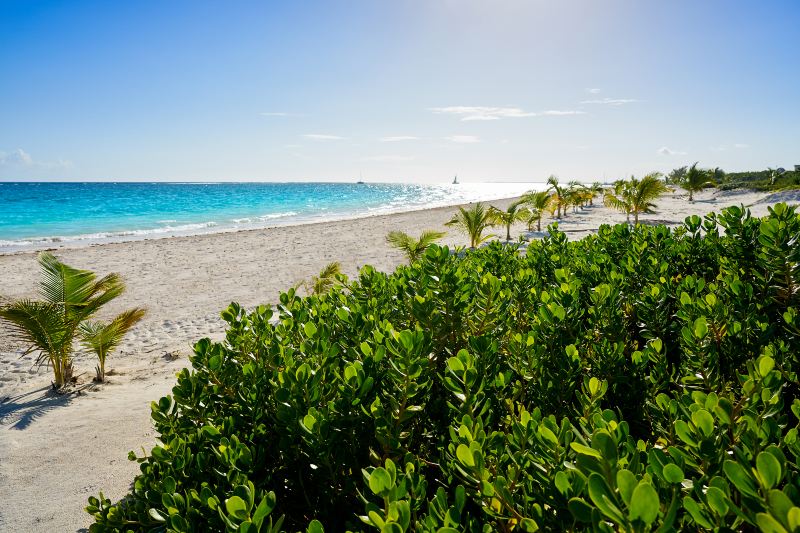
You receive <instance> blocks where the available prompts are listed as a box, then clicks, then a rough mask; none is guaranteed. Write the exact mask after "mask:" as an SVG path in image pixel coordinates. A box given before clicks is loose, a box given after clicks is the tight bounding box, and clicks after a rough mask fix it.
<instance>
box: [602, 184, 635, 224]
mask: <svg viewBox="0 0 800 533" xmlns="http://www.w3.org/2000/svg"><path fill="white" fill-rule="evenodd" d="M633 179H634V177H633V176H631V181H632V180H633ZM629 187H630V182H629V181H625V180H617V181H615V182H614V187H613V188H612V189H610V190H607V191H606V193H605V195H603V204H604V205H605V206H606V207H610V208H612V209H616V210H617V211H622V212H624V213H625V220H626V222H628V223H630V221H631V202H630V193H629V192H628V189H629Z"/></svg>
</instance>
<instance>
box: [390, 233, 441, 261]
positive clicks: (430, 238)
mask: <svg viewBox="0 0 800 533" xmlns="http://www.w3.org/2000/svg"><path fill="white" fill-rule="evenodd" d="M445 235H447V234H446V233H445V232H443V231H432V230H426V231H423V232H422V234H421V235H420V236H419V238H418V239H415V238H414V237H412V236H410V235H408V234H407V233H403V232H402V231H391V232H389V234H388V235H387V236H386V242H388V243H389V245H390V246H392V247H394V248H397V249H398V250H400V251H401V252H403V253H404V254H405V255H406V258H407V259H408V262H409V264H410V263H415V262H417V261H419V259H420V258H421V257H422V254H424V253H425V250H427V249H428V247H429V246H430V245H431V244H433V243H435V242H436V241H438V240H439V239H441V238H442V237H444V236H445Z"/></svg>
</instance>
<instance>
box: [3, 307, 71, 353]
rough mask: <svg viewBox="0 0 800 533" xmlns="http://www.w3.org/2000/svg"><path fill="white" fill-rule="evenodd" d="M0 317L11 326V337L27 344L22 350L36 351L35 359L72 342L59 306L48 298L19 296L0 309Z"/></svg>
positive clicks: (61, 349)
mask: <svg viewBox="0 0 800 533" xmlns="http://www.w3.org/2000/svg"><path fill="white" fill-rule="evenodd" d="M0 318H3V319H4V320H6V321H7V322H8V323H9V325H10V326H11V331H12V334H11V335H12V337H13V338H14V339H15V340H17V341H19V342H21V343H23V344H25V345H27V347H26V349H25V353H26V354H28V353H31V352H34V351H38V352H40V355H39V357H38V358H37V361H41V359H42V358H45V357H47V358H49V357H53V356H54V354H59V353H62V352H63V350H64V347H65V344H67V343H69V344H70V345H71V344H72V337H71V335H69V333H70V330H69V327H68V325H67V324H65V322H64V317H63V314H62V313H61V306H59V305H57V304H53V303H50V302H35V301H32V300H20V301H18V302H14V303H13V304H11V305H9V306H6V307H4V308H2V309H0Z"/></svg>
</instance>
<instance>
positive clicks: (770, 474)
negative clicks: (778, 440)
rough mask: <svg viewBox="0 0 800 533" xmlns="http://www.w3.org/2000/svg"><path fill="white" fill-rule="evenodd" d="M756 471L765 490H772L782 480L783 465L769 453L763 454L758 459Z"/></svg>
mask: <svg viewBox="0 0 800 533" xmlns="http://www.w3.org/2000/svg"><path fill="white" fill-rule="evenodd" d="M756 470H757V471H758V476H759V478H760V480H761V485H762V486H763V487H764V488H765V489H771V488H772V487H774V486H775V485H777V484H778V482H779V481H780V480H781V477H782V473H781V464H780V462H778V459H776V458H775V456H774V455H772V454H771V453H769V452H761V453H759V454H758V457H756Z"/></svg>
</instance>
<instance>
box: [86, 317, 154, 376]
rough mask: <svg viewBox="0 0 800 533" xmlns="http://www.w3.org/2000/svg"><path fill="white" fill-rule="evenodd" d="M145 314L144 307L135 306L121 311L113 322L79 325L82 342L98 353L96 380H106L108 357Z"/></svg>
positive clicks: (89, 349) (87, 347)
mask: <svg viewBox="0 0 800 533" xmlns="http://www.w3.org/2000/svg"><path fill="white" fill-rule="evenodd" d="M144 315H145V310H144V309H141V308H135V309H130V310H128V311H125V312H123V313H120V314H119V315H118V316H117V317H116V318H114V320H112V321H111V322H107V323H106V322H84V323H82V324H81V325H80V326H79V328H78V329H79V333H78V336H79V338H80V341H81V344H83V347H84V348H85V349H86V350H88V351H91V352H94V353H95V355H97V361H98V365H97V367H96V368H95V370H96V371H97V377H96V378H95V381H98V382H100V383H102V382H104V381H105V380H106V357H108V356H109V355H110V354H111V352H113V351H114V350H116V349H117V347H119V345H120V344H121V343H122V339H123V338H124V337H125V335H126V334H127V333H128V331H130V329H131V328H132V327H133V326H135V325H136V323H137V322H139V321H140V320H141V319H142V318H143V317H144Z"/></svg>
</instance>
